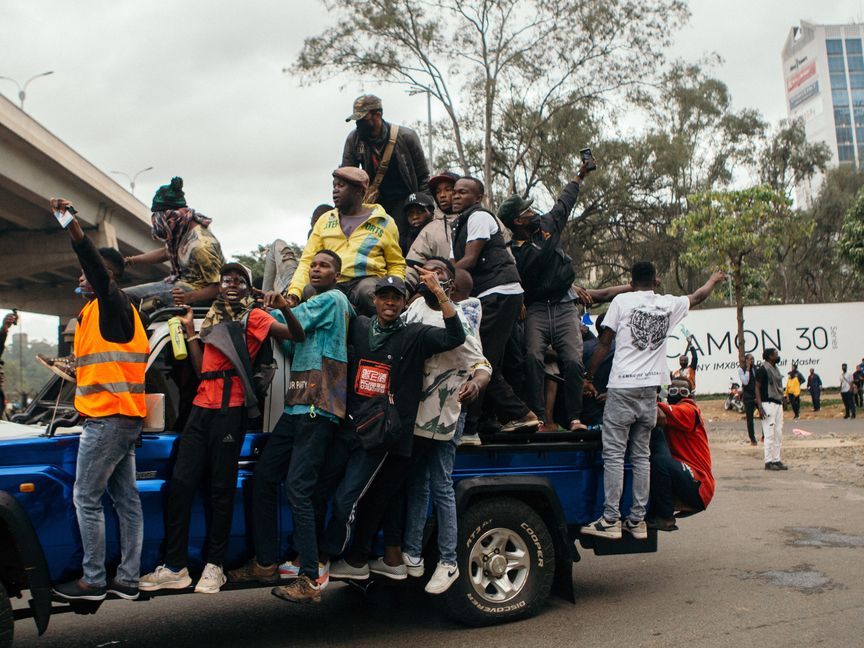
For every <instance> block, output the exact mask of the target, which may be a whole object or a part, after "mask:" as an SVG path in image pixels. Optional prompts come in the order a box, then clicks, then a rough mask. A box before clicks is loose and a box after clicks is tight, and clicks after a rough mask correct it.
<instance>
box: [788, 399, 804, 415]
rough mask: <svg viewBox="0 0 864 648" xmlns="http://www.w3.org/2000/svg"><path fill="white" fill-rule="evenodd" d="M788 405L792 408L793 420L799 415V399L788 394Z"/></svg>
mask: <svg viewBox="0 0 864 648" xmlns="http://www.w3.org/2000/svg"><path fill="white" fill-rule="evenodd" d="M789 404H790V405H791V406H792V414H793V416H795V418H798V416H799V415H800V414H801V397H800V396H795V395H794V394H789Z"/></svg>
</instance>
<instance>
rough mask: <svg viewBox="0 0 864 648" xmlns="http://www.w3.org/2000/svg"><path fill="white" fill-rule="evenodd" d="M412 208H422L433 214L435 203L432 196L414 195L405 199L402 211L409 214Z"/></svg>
mask: <svg viewBox="0 0 864 648" xmlns="http://www.w3.org/2000/svg"><path fill="white" fill-rule="evenodd" d="M411 207H421V208H423V209H425V210H426V211H428V212H433V211H435V201H434V200H432V196H429V195H427V194H425V193H412V194H411V195H410V196H408V197H407V198H406V199H405V204H404V205H402V209H404V210H405V211H406V212H407V211H408V209H410V208H411Z"/></svg>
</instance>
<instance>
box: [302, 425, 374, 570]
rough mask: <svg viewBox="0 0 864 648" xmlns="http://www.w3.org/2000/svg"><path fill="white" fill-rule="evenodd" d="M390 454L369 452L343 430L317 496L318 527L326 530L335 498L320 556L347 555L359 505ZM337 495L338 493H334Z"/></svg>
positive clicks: (346, 429) (334, 447)
mask: <svg viewBox="0 0 864 648" xmlns="http://www.w3.org/2000/svg"><path fill="white" fill-rule="evenodd" d="M387 456H388V455H387V454H386V453H372V452H366V451H365V450H364V449H363V446H361V445H360V439H359V438H358V437H357V435H356V434H354V432H353V431H350V430H349V429H348V428H346V427H343V428H341V429H340V430H339V432H338V433H337V434H336V439H335V442H334V444H333V448H332V451H331V452H330V454H329V455H328V457H327V460H326V461H325V463H324V467H323V468H322V470H321V474H320V478H319V481H318V487H317V489H316V493H315V498H314V499H315V502H314V505H315V512H316V516H318V527H319V528H322V527H323V526H324V515H325V512H326V510H327V500H328V499H330V497H331V495H332V498H333V499H332V503H331V511H330V520H329V521H328V522H327V526H326V529H324V531H323V533H322V534H321V542H320V546H319V550H318V553H319V555H320V556H321V558H325V559H327V560H329V559H330V558H334V557H336V556H338V555H340V554H342V553H343V552H344V551H345V548H346V547H347V546H348V539H349V538H350V537H351V529H352V528H353V526H354V520H355V518H356V512H357V505H358V503H359V502H360V501H361V500H362V498H363V497H364V496H365V495H366V493H367V491H368V490H369V487H370V486H371V484H372V482H373V480H374V479H375V475H377V474H378V471H379V470H380V469H381V466H382V464H383V463H384V460H385V459H386V458H387ZM334 491H335V492H334Z"/></svg>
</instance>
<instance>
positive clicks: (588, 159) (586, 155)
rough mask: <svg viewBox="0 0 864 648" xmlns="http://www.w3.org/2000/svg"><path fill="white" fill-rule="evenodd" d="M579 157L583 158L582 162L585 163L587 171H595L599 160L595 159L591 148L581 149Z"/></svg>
mask: <svg viewBox="0 0 864 648" xmlns="http://www.w3.org/2000/svg"><path fill="white" fill-rule="evenodd" d="M579 157H581V158H582V164H584V165H585V170H586V171H594V170H595V169H596V168H597V162H596V161H595V160H594V154H593V153H591V149H590V148H584V149H582V150H581V151H579Z"/></svg>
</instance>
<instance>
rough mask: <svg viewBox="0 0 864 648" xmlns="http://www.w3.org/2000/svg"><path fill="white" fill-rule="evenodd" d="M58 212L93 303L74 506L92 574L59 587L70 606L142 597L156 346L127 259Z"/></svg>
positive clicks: (86, 331)
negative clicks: (146, 451)
mask: <svg viewBox="0 0 864 648" xmlns="http://www.w3.org/2000/svg"><path fill="white" fill-rule="evenodd" d="M50 204H51V211H53V212H54V213H55V215H57V216H58V221H59V222H60V223H61V225H63V226H64V227H65V228H66V229H67V230H68V232H69V236H70V237H71V239H72V249H73V250H75V254H76V255H77V256H78V260H79V261H80V262H81V268H82V273H81V276H80V277H79V279H78V288H79V292H80V293H81V295H82V296H83V297H84V299H85V300H87V304H86V305H85V306H84V308H83V309H82V310H81V313H80V314H79V315H78V320H79V324H78V328H77V329H76V331H75V342H74V349H75V357H76V358H77V359H78V362H77V367H76V370H75V374H76V382H77V386H76V389H75V409H77V410H78V412H79V413H80V414H81V415H82V416H83V417H84V424H83V426H82V431H81V437H80V439H79V441H78V458H77V462H76V466H75V485H74V487H73V494H72V498H73V502H74V503H75V513H76V515H77V517H78V527H79V529H80V531H81V545H82V548H83V553H84V556H83V560H82V567H83V571H84V574H83V576H82V578H80V579H78V580H73V581H69V582H67V583H63V584H61V585H57V586H56V587H55V588H54V593H55V594H57V596H59V597H61V598H64V599H69V600H88V601H101V600H102V599H104V598H105V596H106V594H107V593H109V592H110V593H112V594H115V595H116V596H119V597H121V598H125V599H130V600H131V599H136V598H138V575H139V574H138V571H139V567H140V561H141V546H142V542H143V529H144V522H143V519H142V515H141V500H140V498H139V496H138V488H137V486H136V483H135V442H136V441H137V440H138V437H139V436H140V435H141V430H142V429H143V427H144V417H145V416H146V415H147V406H146V404H145V401H144V372H145V369H146V367H147V356H148V354H149V353H150V345H149V343H148V341H147V332H146V331H145V330H144V326H143V324H142V323H141V317H140V316H139V315H138V311H137V310H135V307H134V306H133V305H132V303H131V301H130V300H129V297H127V296H126V294H125V293H124V292H123V291H122V290H120V288H119V287H118V286H117V281H118V280H119V279H120V278H121V277H122V276H123V257H122V256H121V255H120V253H119V252H118V251H117V250H115V249H114V248H100V249H98V250H97V249H96V246H95V245H93V242H92V241H91V240H90V239H89V238H88V237H87V236H86V235H85V234H84V230H82V229H81V225H80V224H79V223H78V220H77V219H76V218H75V217H74V214H75V210H74V208H73V207H72V203H70V202H69V201H68V200H65V199H63V198H54V199H52V200H51V203H50ZM106 488H107V490H108V494H109V495H110V496H111V500H112V502H113V503H114V510H115V511H116V512H117V518H118V520H119V523H120V565H119V567H118V568H117V575H116V576H115V577H114V579H112V580H111V582H110V583H108V582H107V574H106V572H105V510H104V508H103V506H102V496H103V495H104V494H105V490H106Z"/></svg>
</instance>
